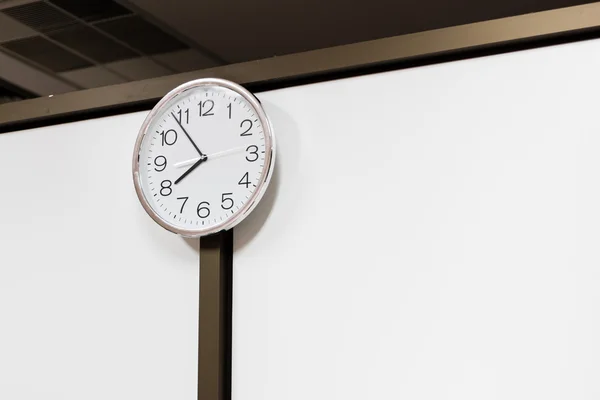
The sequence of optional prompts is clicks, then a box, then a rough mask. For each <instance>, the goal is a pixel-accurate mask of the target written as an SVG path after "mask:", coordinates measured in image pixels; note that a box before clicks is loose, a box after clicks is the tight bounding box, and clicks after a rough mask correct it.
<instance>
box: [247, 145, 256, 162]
mask: <svg viewBox="0 0 600 400" xmlns="http://www.w3.org/2000/svg"><path fill="white" fill-rule="evenodd" d="M253 147H254V150H253V151H250V149H251V148H253ZM246 151H250V154H254V155H255V156H256V157H254V158H252V159H249V158H248V156H246V160H247V161H250V162H254V161H256V160H258V146H255V145H251V146H248V148H246Z"/></svg>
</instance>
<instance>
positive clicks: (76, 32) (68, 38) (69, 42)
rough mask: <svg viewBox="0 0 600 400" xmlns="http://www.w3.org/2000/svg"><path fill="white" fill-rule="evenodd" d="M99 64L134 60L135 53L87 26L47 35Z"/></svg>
mask: <svg viewBox="0 0 600 400" xmlns="http://www.w3.org/2000/svg"><path fill="white" fill-rule="evenodd" d="M48 36H49V37H50V38H51V39H53V40H56V41H57V42H60V43H62V44H64V45H65V46H68V47H70V48H72V49H74V50H76V51H78V52H79V53H81V54H83V55H85V56H87V57H90V58H91V59H93V60H96V61H97V62H99V63H106V62H111V61H119V60H125V59H127V58H135V57H137V56H138V54H137V53H135V52H134V51H132V50H130V49H128V48H127V47H125V46H122V45H121V44H119V43H117V42H115V41H114V40H112V39H110V38H109V37H107V36H105V35H103V34H101V33H99V32H98V31H95V30H94V29H92V28H89V27H87V26H75V27H71V28H67V29H63V30H60V31H57V32H53V33H51V34H49V35H48Z"/></svg>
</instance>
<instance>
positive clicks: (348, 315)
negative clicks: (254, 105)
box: [0, 41, 600, 400]
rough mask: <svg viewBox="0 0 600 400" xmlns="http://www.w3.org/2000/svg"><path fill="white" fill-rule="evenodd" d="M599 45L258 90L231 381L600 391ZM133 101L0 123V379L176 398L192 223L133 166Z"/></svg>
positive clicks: (189, 314) (307, 395)
mask: <svg viewBox="0 0 600 400" xmlns="http://www.w3.org/2000/svg"><path fill="white" fill-rule="evenodd" d="M597 71H600V42H599V41H588V42H581V43H574V44H568V45H563V46H555V47H548V48H542V49H536V50H531V51H525V52H519V53H511V54H503V55H498V56H492V57H486V58H479V59H473V60H466V61H460V62H453V63H448V64H440V65H433V66H427V67H422V68H414V69H407V70H401V71H395V72H389V73H382V74H375V75H369V76H363V77H358V78H351V79H344V80H338V81H331V82H324V83H318V84H313V85H305V86H299V87H294V88H288V89H281V90H277V91H272V92H266V93H260V94H259V97H260V98H261V100H262V101H263V103H264V104H265V107H266V108H267V111H268V112H269V114H270V116H271V118H272V121H273V125H274V128H275V130H276V134H277V139H278V160H277V166H276V172H275V175H274V178H273V181H272V184H271V187H270V189H269V191H268V192H267V194H266V197H265V198H264V200H263V201H262V203H261V205H260V206H259V207H258V208H257V209H256V211H255V213H254V214H253V215H251V216H250V217H249V218H248V219H247V220H245V221H244V222H243V223H242V225H241V226H239V227H238V228H236V231H235V235H234V236H235V255H234V318H233V322H234V331H233V335H234V337H233V346H234V347H233V399H234V400H283V399H285V400H295V399H302V400H305V399H328V400H329V399H344V400H353V399H361V400H362V399H374V398H382V399H396V398H410V399H460V400H467V399H477V400H479V399H481V398H485V399H506V398H511V399H527V400H529V399H531V398H544V399H545V400H548V399H550V400H552V399H564V398H576V399H597V398H598V397H599V396H600V383H599V381H598V379H597V377H598V376H599V375H600V361H599V360H600V344H599V342H598V341H597V339H596V338H597V337H598V335H599V333H600V291H599V290H598V287H599V286H600V253H599V252H598V251H597V247H598V246H597V243H598V241H599V239H600V229H599V228H598V226H600V208H599V207H598V204H600V180H599V179H598V171H600V159H599V158H598V156H597V155H598V154H599V150H600V134H599V132H600V129H599V128H600V122H599V121H600V119H598V112H597V109H598V106H597V104H596V103H597V101H596V99H597V88H598V87H599V84H598V82H599V80H598V78H597V75H598V73H597ZM144 115H145V113H135V114H130V115H122V116H114V117H109V118H101V119H93V120H88V121H82V122H76V123H69V124H63V125H55V126H49V127H45V128H39V129H32V130H27V131H22V132H13V133H8V134H2V135H0V185H2V186H1V189H0V224H1V225H0V398H2V399H4V398H7V399H18V400H20V399H26V400H30V399H33V398H39V397H43V398H44V399H50V400H51V399H61V400H65V399H66V400H69V399H78V400H79V399H86V400H87V399H106V398H111V399H131V398H144V399H150V400H151V399H165V398H172V399H193V398H195V396H196V371H197V359H196V354H197V353H196V351H197V312H198V254H197V241H184V240H181V239H179V238H178V237H176V236H174V235H172V234H169V233H168V232H166V231H164V230H162V229H161V228H159V227H158V226H157V225H156V224H154V223H153V222H152V221H151V220H150V218H148V217H147V216H146V215H145V213H144V212H143V210H142V208H141V207H140V206H139V204H138V201H137V198H136V196H135V193H134V190H133V185H132V182H131V174H130V161H131V153H132V149H133V142H134V140H135V135H136V133H137V130H138V128H139V126H140V124H141V122H142V119H143V117H144Z"/></svg>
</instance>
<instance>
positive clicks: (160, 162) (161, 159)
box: [154, 156, 167, 172]
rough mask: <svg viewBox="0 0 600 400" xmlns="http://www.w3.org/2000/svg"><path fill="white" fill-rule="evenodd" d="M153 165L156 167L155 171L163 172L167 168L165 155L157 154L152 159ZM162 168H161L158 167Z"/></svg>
mask: <svg viewBox="0 0 600 400" xmlns="http://www.w3.org/2000/svg"><path fill="white" fill-rule="evenodd" d="M154 165H156V166H157V167H158V168H154V170H155V171H156V172H163V171H164V170H165V168H167V158H166V157H165V156H157V157H156V158H155V159H154ZM159 168H162V169H159Z"/></svg>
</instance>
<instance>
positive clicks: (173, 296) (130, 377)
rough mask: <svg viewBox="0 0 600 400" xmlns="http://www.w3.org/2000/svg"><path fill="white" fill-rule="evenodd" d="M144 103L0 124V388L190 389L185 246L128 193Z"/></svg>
mask: <svg viewBox="0 0 600 400" xmlns="http://www.w3.org/2000/svg"><path fill="white" fill-rule="evenodd" d="M144 116H145V113H135V114H129V115H122V116H114V117H110V118H102V119H93V120H88V121H82V122H76V123H68V124H63V125H55V126H49V127H45V128H39V129H32V130H28V131H21V132H13V133H7V134H2V135H0V185H1V188H0V398H1V399H11V400H32V399H46V400H54V399H56V400H58V399H60V400H71V399H72V400H82V399H85V400H93V399H98V400H106V399H115V400H116V399H123V400H125V399H128V400H129V399H146V400H149V399H157V400H158V399H160V400H164V399H190V400H191V399H195V398H196V387H197V383H196V382H197V380H196V379H197V376H196V373H197V372H196V371H197V346H198V345H197V341H198V339H197V335H198V327H197V324H198V323H197V321H198V247H197V244H198V242H197V241H184V240H181V239H179V238H178V237H176V236H175V235H172V234H170V233H168V232H166V231H164V230H163V229H162V228H160V227H158V225H156V224H154V223H153V222H152V221H151V219H150V218H149V217H147V215H146V214H145V212H144V211H143V209H142V207H141V206H140V205H139V203H138V200H137V197H136V195H135V191H134V189H133V184H132V178H131V172H130V171H131V155H132V154H133V153H132V152H133V145H134V142H135V137H136V134H137V130H138V129H139V126H140V125H141V122H142V120H143V118H144Z"/></svg>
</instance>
